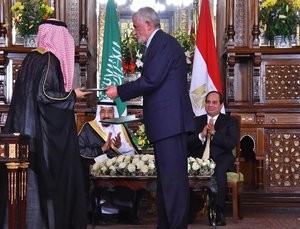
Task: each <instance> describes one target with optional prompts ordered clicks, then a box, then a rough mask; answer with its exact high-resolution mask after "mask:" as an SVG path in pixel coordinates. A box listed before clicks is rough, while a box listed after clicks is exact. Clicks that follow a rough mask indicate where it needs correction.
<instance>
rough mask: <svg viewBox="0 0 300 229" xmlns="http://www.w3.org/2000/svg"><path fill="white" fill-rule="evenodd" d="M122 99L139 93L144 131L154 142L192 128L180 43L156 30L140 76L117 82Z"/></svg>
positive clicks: (184, 62) (185, 67) (185, 66)
mask: <svg viewBox="0 0 300 229" xmlns="http://www.w3.org/2000/svg"><path fill="white" fill-rule="evenodd" d="M118 95H119V96H120V98H121V100H122V101H127V100H130V99H132V98H135V97H137V96H141V95H142V96H143V109H144V123H145V127H146V134H147V136H148V138H149V140H150V141H151V142H155V141H158V140H161V139H164V138H167V137H170V136H174V135H176V134H180V133H184V132H189V131H192V130H194V121H193V111H192V106H191V102H190V98H189V95H188V88H187V65H186V58H185V55H184V52H183V49H182V47H181V46H180V44H179V43H178V42H177V40H176V39H175V38H174V37H172V36H171V35H169V34H166V33H165V32H163V31H161V30H158V31H157V32H156V34H155V35H154V37H153V39H152V41H151V43H150V45H149V47H148V49H147V54H146V56H145V61H144V66H143V71H142V75H141V77H140V78H139V79H138V80H136V81H133V82H129V83H126V84H123V85H120V86H118Z"/></svg>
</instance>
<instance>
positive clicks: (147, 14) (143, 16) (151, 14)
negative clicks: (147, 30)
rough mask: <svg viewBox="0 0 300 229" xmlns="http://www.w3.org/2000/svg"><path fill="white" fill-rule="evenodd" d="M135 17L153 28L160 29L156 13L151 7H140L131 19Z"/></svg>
mask: <svg viewBox="0 0 300 229" xmlns="http://www.w3.org/2000/svg"><path fill="white" fill-rule="evenodd" d="M134 17H137V18H138V19H139V20H141V21H143V22H145V21H149V22H151V23H152V24H153V25H154V27H155V28H160V18H159V16H158V13H157V12H156V11H155V10H154V9H152V8H151V7H142V8H140V9H139V10H138V11H136V12H134V13H133V14H132V19H133V18H134Z"/></svg>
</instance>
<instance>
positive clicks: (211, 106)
mask: <svg viewBox="0 0 300 229" xmlns="http://www.w3.org/2000/svg"><path fill="white" fill-rule="evenodd" d="M223 105H224V104H223V97H222V95H221V94H220V93H219V92H217V91H211V92H209V93H208V94H207V95H206V98H205V110H206V112H207V114H205V115H201V116H198V117H195V123H196V132H194V133H193V134H191V135H190V136H189V139H188V151H189V153H190V156H193V157H200V158H201V157H202V156H203V152H204V149H205V146H206V139H207V138H208V137H209V136H211V137H210V139H211V141H210V158H211V159H212V160H214V161H215V162H216V168H215V173H214V175H215V176H216V180H217V183H218V197H217V226H224V225H226V222H225V217H224V210H225V202H226V193H227V175H226V173H227V172H228V171H232V170H234V162H235V158H234V156H233V154H232V150H233V149H234V147H235V146H236V143H237V141H238V140H239V139H238V131H239V128H238V123H237V122H236V120H235V119H234V118H232V117H230V116H229V115H226V114H222V113H220V111H221V109H222V107H223Z"/></svg>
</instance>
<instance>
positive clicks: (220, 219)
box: [217, 212, 226, 226]
mask: <svg viewBox="0 0 300 229" xmlns="http://www.w3.org/2000/svg"><path fill="white" fill-rule="evenodd" d="M217 226H226V221H225V216H224V214H223V213H222V212H217Z"/></svg>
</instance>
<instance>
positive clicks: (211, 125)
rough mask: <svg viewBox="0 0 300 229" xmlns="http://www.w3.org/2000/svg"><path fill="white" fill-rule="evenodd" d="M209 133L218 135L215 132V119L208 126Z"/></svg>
mask: <svg viewBox="0 0 300 229" xmlns="http://www.w3.org/2000/svg"><path fill="white" fill-rule="evenodd" d="M207 131H208V133H209V134H210V135H211V136H213V135H214V134H215V133H216V130H215V124H214V120H213V119H210V120H209V122H208V124H207Z"/></svg>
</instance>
